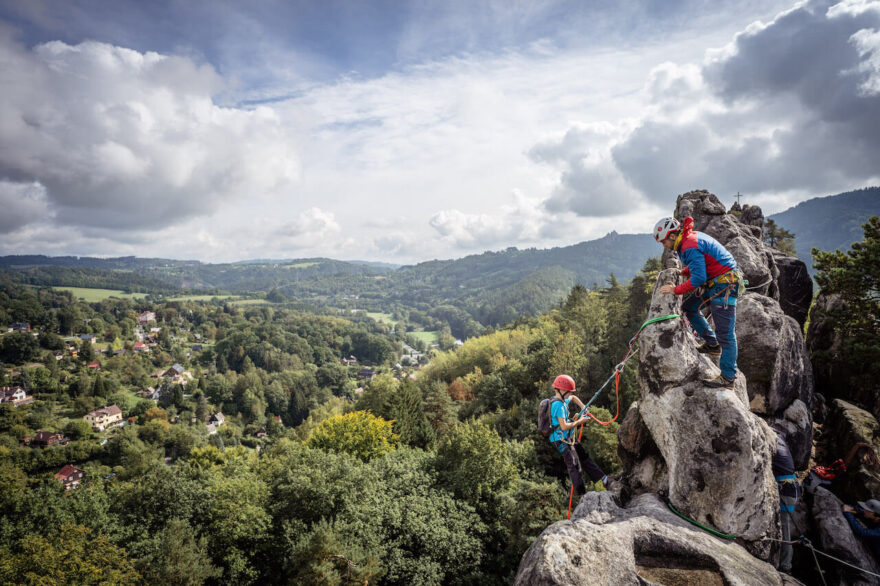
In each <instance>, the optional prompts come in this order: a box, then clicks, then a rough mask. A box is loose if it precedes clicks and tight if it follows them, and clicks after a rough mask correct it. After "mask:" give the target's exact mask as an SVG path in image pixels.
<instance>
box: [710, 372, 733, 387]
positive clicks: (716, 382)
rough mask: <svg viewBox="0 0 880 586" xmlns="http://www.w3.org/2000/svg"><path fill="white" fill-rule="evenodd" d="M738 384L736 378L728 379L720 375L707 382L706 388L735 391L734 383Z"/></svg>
mask: <svg viewBox="0 0 880 586" xmlns="http://www.w3.org/2000/svg"><path fill="white" fill-rule="evenodd" d="M734 382H736V379H735V378H727V377H726V376H724V375H723V374H719V375H718V376H716V377H715V378H713V379H712V380H707V381H706V386H707V387H710V388H713V389H730V390H733V383H734Z"/></svg>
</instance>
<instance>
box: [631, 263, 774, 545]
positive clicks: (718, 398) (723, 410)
mask: <svg viewBox="0 0 880 586" xmlns="http://www.w3.org/2000/svg"><path fill="white" fill-rule="evenodd" d="M673 274H674V271H665V272H664V274H661V275H660V278H659V279H658V286H657V288H655V291H654V296H653V299H652V303H651V308H650V313H649V317H651V316H656V315H667V314H670V313H678V312H680V311H681V309H680V302H681V299H680V298H679V297H678V296H674V295H663V294H660V293H659V292H658V289H659V285H660V284H662V283H664V282H665V281H666V280H668V279H669V278H670V276H672V275H673ZM717 373H718V370H717V367H716V366H715V365H714V364H713V363H712V362H711V361H710V360H709V359H707V358H706V357H704V356H703V355H701V354H699V353H697V352H696V349H695V347H694V345H693V342H692V341H691V337H690V336H689V335H688V333H687V331H686V330H685V328H683V327H682V324H681V322H680V321H678V320H669V321H663V322H658V323H656V324H652V325H651V326H650V327H648V328H646V329H645V330H644V331H643V332H642V334H641V339H640V350H639V387H640V391H641V396H640V399H639V405H638V411H639V415H640V417H641V419H642V421H643V422H644V424H645V427H646V428H647V429H648V431H649V432H650V435H651V438H652V439H653V441H654V444H655V445H656V446H657V448H658V450H659V452H660V454H661V455H662V457H663V462H664V463H665V465H666V470H667V478H668V486H667V487H666V490H667V491H668V494H669V498H670V500H671V501H672V502H673V504H675V506H676V507H678V508H679V509H680V510H682V511H683V512H685V514H687V515H689V516H691V517H692V518H694V519H696V520H697V521H700V522H701V523H704V524H708V525H710V526H712V527H716V528H718V529H720V530H721V531H723V532H725V533H732V534H735V535H739V536H741V537H742V538H743V539H744V540H745V541H748V542H754V543H757V542H758V541H759V540H761V539H763V538H765V537H767V536H769V535H771V534H773V533H774V531H775V519H776V511H777V508H778V504H779V501H778V495H777V490H776V483H775V481H774V479H773V474H772V472H771V470H770V464H769V463H770V459H771V458H772V455H773V449H774V447H775V445H776V438H775V435H774V434H773V432H772V431H770V429H769V427H767V425H766V424H764V422H763V421H761V420H760V419H759V418H757V417H755V416H754V415H753V414H752V413H751V412H750V411H749V400H748V395H747V392H746V381H745V378H744V377H742V376H739V377H737V381H736V384H735V389H734V390H733V391H730V390H726V389H722V390H717V389H710V388H708V387H706V385H705V384H704V382H703V381H704V380H707V379H709V378H711V377H712V376H714V375H716V374H717ZM759 549H760V547H759Z"/></svg>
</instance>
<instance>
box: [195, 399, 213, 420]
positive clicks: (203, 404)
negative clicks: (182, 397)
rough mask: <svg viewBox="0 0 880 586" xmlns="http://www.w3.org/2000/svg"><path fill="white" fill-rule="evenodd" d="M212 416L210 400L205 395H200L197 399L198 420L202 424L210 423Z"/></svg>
mask: <svg viewBox="0 0 880 586" xmlns="http://www.w3.org/2000/svg"><path fill="white" fill-rule="evenodd" d="M209 415H210V408H209V407H208V399H207V398H206V397H205V395H203V394H201V393H200V394H199V398H198V399H196V419H198V420H199V421H200V422H202V423H205V422H206V421H208V416H209Z"/></svg>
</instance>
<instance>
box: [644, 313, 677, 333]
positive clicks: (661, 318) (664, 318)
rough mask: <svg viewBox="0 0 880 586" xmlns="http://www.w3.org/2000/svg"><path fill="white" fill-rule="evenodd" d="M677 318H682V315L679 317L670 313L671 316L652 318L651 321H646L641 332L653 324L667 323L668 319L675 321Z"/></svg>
mask: <svg viewBox="0 0 880 586" xmlns="http://www.w3.org/2000/svg"><path fill="white" fill-rule="evenodd" d="M677 317H681V315H679V314H677V313H670V314H669V315H661V316H658V317H652V318H651V319H649V320H648V321H646V322H645V323H643V324H642V327H640V328H639V331H640V332H641V331H642V330H644V329H645V326H649V325H651V324H653V323H657V322H658V321H665V320H667V319H675V318H677Z"/></svg>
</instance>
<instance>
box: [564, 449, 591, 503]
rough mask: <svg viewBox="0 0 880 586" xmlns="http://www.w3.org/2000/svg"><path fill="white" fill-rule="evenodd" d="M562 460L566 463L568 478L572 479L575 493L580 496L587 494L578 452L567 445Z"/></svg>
mask: <svg viewBox="0 0 880 586" xmlns="http://www.w3.org/2000/svg"><path fill="white" fill-rule="evenodd" d="M562 460H563V461H564V462H565V467H566V468H568V477H569V478H570V479H571V485H572V486H573V487H574V493H575V494H576V495H578V496H580V495H583V494H586V492H587V489H586V488H585V487H584V477H583V476H581V463H580V460H579V459H578V455H577V452H576V451H575V450H573V449H571V446H569V445H566V446H565V449H564V450H563V451H562Z"/></svg>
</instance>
